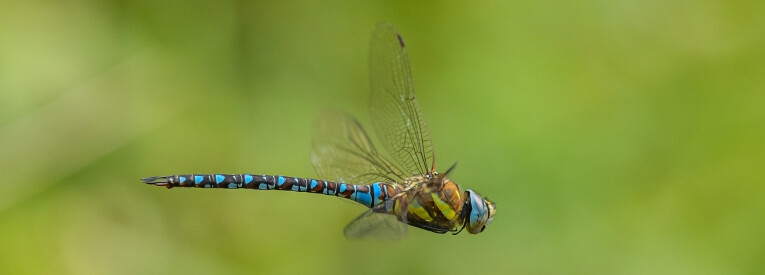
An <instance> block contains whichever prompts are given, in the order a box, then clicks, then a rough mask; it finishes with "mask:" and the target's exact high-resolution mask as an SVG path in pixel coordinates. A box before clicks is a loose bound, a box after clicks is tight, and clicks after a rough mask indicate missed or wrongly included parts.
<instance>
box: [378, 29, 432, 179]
mask: <svg viewBox="0 0 765 275" xmlns="http://www.w3.org/2000/svg"><path fill="white" fill-rule="evenodd" d="M406 52H407V51H406V46H405V45H404V40H403V39H402V38H401V35H400V34H399V33H398V31H397V30H396V29H395V28H394V27H393V26H392V25H390V24H380V25H377V27H376V28H375V30H374V31H373V32H372V41H371V44H370V56H369V64H370V74H371V92H372V96H371V106H370V108H371V112H372V123H373V125H374V128H375V132H376V133H377V136H378V137H379V138H380V140H381V141H382V143H383V146H384V148H385V149H386V150H387V151H388V153H389V154H390V155H391V157H392V158H393V160H394V161H396V163H397V164H398V165H399V166H401V167H402V168H403V169H404V170H405V171H404V172H406V173H409V175H408V176H411V175H414V174H419V175H426V174H429V173H432V172H434V171H435V168H434V166H435V157H434V152H433V142H432V140H431V139H430V132H429V131H428V129H427V127H426V125H425V121H424V120H423V118H422V113H421V112H420V107H419V105H418V104H417V99H416V98H415V95H414V86H413V84H412V74H411V70H410V68H409V58H408V57H407V53H406Z"/></svg>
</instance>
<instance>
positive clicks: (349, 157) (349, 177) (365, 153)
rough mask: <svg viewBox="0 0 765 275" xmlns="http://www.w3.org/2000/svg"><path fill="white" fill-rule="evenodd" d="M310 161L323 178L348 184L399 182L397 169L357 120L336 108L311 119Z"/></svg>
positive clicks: (400, 174)
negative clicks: (382, 153)
mask: <svg viewBox="0 0 765 275" xmlns="http://www.w3.org/2000/svg"><path fill="white" fill-rule="evenodd" d="M312 142H313V144H312V146H311V147H312V148H311V162H312V163H313V167H314V169H316V173H317V174H319V176H320V177H321V178H323V179H327V180H333V181H337V182H344V183H352V184H372V183H375V182H386V183H390V184H396V183H401V182H403V179H404V176H403V175H402V174H403V173H402V172H401V169H400V168H398V167H396V166H395V165H394V164H393V163H391V162H390V161H388V160H386V159H385V158H384V157H383V156H381V155H380V154H379V153H378V152H377V149H375V147H374V146H373V145H372V142H371V141H370V140H369V136H367V133H366V132H365V131H364V128H362V127H361V124H359V122H358V121H357V120H356V119H354V118H353V117H351V116H349V115H347V114H345V113H342V112H338V111H326V112H323V113H321V114H319V116H318V117H317V119H316V122H314V126H313V136H312Z"/></svg>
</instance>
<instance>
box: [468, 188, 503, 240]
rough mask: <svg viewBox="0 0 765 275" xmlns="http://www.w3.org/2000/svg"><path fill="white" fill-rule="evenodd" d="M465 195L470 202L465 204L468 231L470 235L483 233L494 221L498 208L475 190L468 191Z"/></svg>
mask: <svg viewBox="0 0 765 275" xmlns="http://www.w3.org/2000/svg"><path fill="white" fill-rule="evenodd" d="M465 193H467V197H468V201H467V202H466V203H465V207H466V209H465V210H466V211H467V212H466V215H467V216H466V217H465V223H467V224H466V227H467V230H468V232H470V234H478V233H481V232H483V230H484V229H486V227H487V226H489V224H490V223H491V221H492V220H494V213H495V212H496V206H495V204H494V203H493V202H490V201H489V200H488V199H486V198H483V197H481V195H479V194H478V193H476V192H475V191H473V190H470V189H467V190H466V191H465Z"/></svg>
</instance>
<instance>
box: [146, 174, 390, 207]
mask: <svg viewBox="0 0 765 275" xmlns="http://www.w3.org/2000/svg"><path fill="white" fill-rule="evenodd" d="M142 180H143V182H144V183H147V184H154V185H157V186H165V187H167V188H173V187H196V188H225V189H239V188H245V189H258V190H285V191H295V192H308V193H317V194H325V195H332V196H338V197H343V198H347V199H350V200H353V201H355V202H358V203H360V204H362V205H364V206H366V207H372V206H374V205H375V204H378V203H380V202H383V201H385V200H386V199H387V198H389V197H392V196H393V195H395V194H396V193H397V192H398V190H397V189H396V188H395V187H394V186H392V185H389V184H386V183H374V184H370V185H355V184H345V183H337V182H332V181H324V180H316V179H307V178H297V177H285V176H271V175H252V174H191V175H174V176H163V177H151V178H144V179H142Z"/></svg>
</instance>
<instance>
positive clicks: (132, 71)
mask: <svg viewBox="0 0 765 275" xmlns="http://www.w3.org/2000/svg"><path fill="white" fill-rule="evenodd" d="M763 3H765V2H757V1H727V2H725V1H708V0H701V1H671V2H666V1H589V2H581V1H579V2H570V1H494V2H486V3H481V4H479V3H474V2H470V1H466V2H459V3H456V2H454V3H441V2H432V3H421V2H417V1H394V2H391V1H349V2H348V3H340V2H330V3H321V4H319V2H316V1H257V2H250V1H112V2H109V1H39V0H25V1H2V3H1V4H0V6H2V8H0V172H2V184H0V244H2V245H0V273H2V274H20V273H36V274H213V273H214V274H233V273H241V274H252V273H290V274H300V273H304V274H305V273H311V274H320V273H327V274H342V273H346V274H358V273H361V272H371V273H389V274H403V273H421V274H422V273H426V274H427V273H430V274H444V273H459V274H471V273H475V272H488V273H489V274H501V273H517V274H527V273H535V274H544V273H549V274H574V273H583V274H592V273H601V274H613V273H618V274H655V273H664V274H679V273H684V274H702V273H717V274H736V273H758V272H762V270H763V269H765V264H764V263H765V261H763V251H765V234H763V232H765V219H763V213H764V212H765V211H764V210H765V200H763V197H764V195H765V185H764V184H763V183H765V176H764V174H765V172H763V167H765V161H763V159H764V157H763V156H765V145H763V141H764V140H765V139H764V137H765V110H764V109H765V90H764V89H765V88H764V87H765V54H763V53H764V49H765V17H763V16H762V11H763V10H765V4H763ZM380 21H388V22H391V23H393V24H394V25H396V26H397V27H398V28H399V30H400V31H401V32H402V34H403V36H404V38H405V39H406V41H407V45H408V48H409V54H410V60H411V62H412V70H413V75H414V82H415V85H416V87H417V92H418V98H419V101H420V105H421V108H422V110H423V113H424V117H425V118H426V121H427V122H428V126H429V128H430V129H431V131H432V137H433V141H434V145H435V149H436V159H437V167H438V168H440V170H443V169H445V168H447V167H448V166H449V165H451V164H452V163H453V162H455V161H458V160H459V162H460V165H459V166H458V169H457V170H456V171H455V172H454V173H453V175H452V178H453V179H454V180H455V181H456V182H458V183H459V184H461V185H462V186H463V187H468V188H472V189H474V190H477V191H479V192H481V193H482V194H484V195H487V196H488V197H489V198H490V199H491V200H492V201H496V203H497V207H498V213H497V216H496V218H495V220H494V223H492V225H491V226H490V227H489V228H488V229H487V230H486V231H485V232H484V233H482V234H480V235H468V234H464V233H463V234H461V235H458V236H449V235H437V234H432V233H429V232H425V231H422V230H416V229H413V230H411V231H410V236H409V238H408V239H406V240H403V241H399V242H393V243H384V242H372V241H351V240H345V239H344V238H343V236H342V228H343V226H344V225H345V224H346V223H347V222H348V221H350V220H351V219H353V218H354V217H355V216H356V215H358V214H359V213H361V212H362V211H363V210H364V208H363V207H361V206H359V205H355V204H353V203H346V202H343V201H342V200H340V199H336V198H329V197H324V196H316V195H308V194H297V193H290V192H258V191H252V190H235V191H228V190H198V189H173V190H164V189H161V188H156V187H150V186H145V185H143V184H141V183H140V182H139V181H138V179H139V178H141V177H148V176H161V175H171V174H178V173H246V172H248V173H259V174H283V175H289V176H299V177H314V176H315V173H314V171H313V169H312V167H311V165H310V160H309V150H310V128H311V123H312V120H313V118H314V114H315V113H316V112H318V111H319V110H321V109H325V108H337V109H343V110H346V111H347V112H349V113H351V114H353V115H355V116H357V117H359V118H360V120H361V121H362V122H363V123H365V124H366V125H368V122H369V115H368V112H367V111H368V108H367V100H368V75H367V51H368V40H369V35H370V31H371V30H372V28H373V26H374V25H375V24H376V23H377V22H380ZM368 128H369V127H368ZM368 130H370V131H371V129H368Z"/></svg>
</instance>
